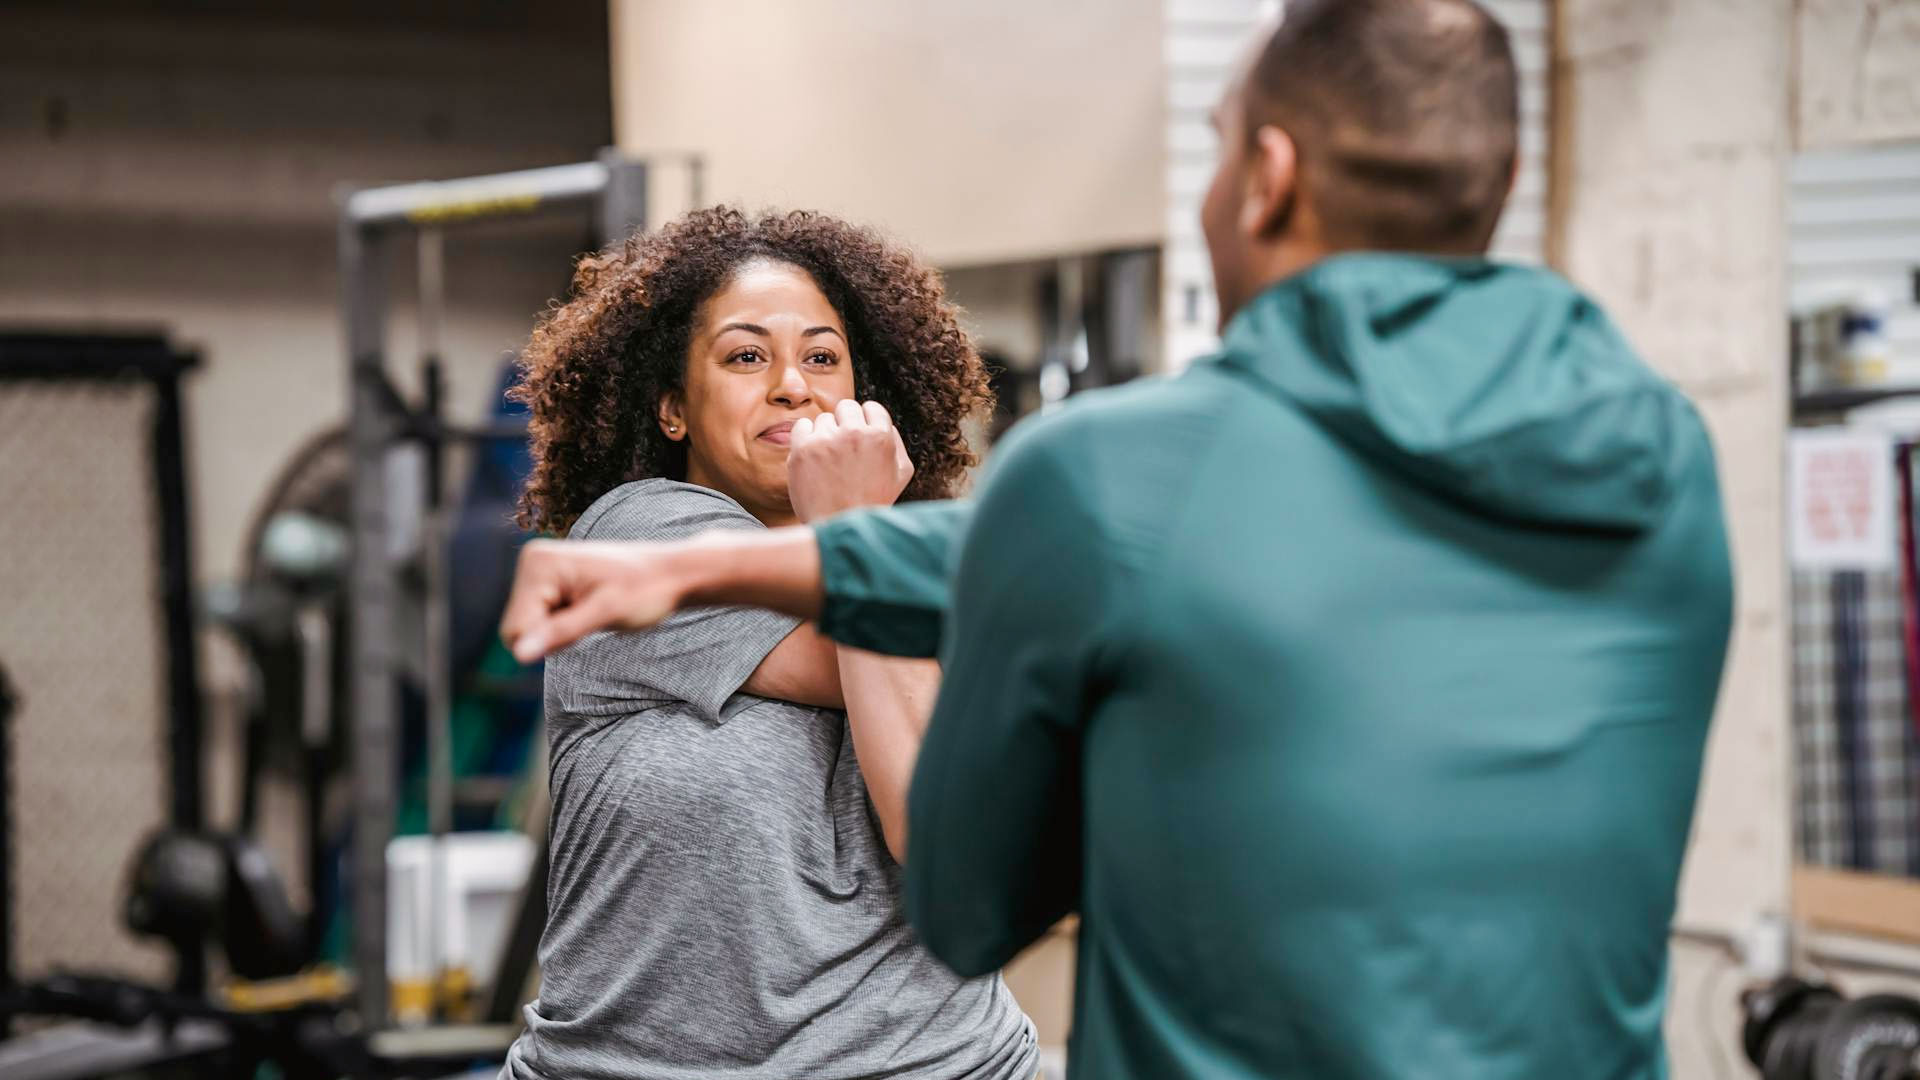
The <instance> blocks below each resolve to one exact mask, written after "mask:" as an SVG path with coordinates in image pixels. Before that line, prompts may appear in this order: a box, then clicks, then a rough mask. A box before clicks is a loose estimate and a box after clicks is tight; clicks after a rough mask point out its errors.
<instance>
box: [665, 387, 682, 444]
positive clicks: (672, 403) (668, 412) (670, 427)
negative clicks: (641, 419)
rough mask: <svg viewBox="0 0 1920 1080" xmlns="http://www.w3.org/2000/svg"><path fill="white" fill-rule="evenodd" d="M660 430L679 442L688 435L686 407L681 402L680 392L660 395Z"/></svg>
mask: <svg viewBox="0 0 1920 1080" xmlns="http://www.w3.org/2000/svg"><path fill="white" fill-rule="evenodd" d="M659 413H660V430H661V432H663V433H664V434H665V435H666V436H667V438H669V439H672V440H673V441H674V442H679V441H680V440H681V439H684V438H686V437H687V420H686V416H685V409H683V408H682V406H681V403H680V395H679V394H678V393H671V394H662V395H660V408H659Z"/></svg>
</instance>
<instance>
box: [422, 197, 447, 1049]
mask: <svg viewBox="0 0 1920 1080" xmlns="http://www.w3.org/2000/svg"><path fill="white" fill-rule="evenodd" d="M419 251H420V258H419V269H420V293H419V301H418V303H419V320H420V352H421V372H420V375H421V397H422V398H423V399H424V400H423V404H422V408H421V410H420V411H421V413H422V419H424V420H426V421H427V422H428V423H431V424H437V423H438V422H439V421H440V420H441V419H442V418H443V417H444V416H445V413H446V408H445V406H446V400H445V399H446V386H445V377H444V375H443V373H442V369H441V366H440V321H441V317H442V315H443V314H444V311H445V308H446V257H445V247H444V245H442V244H441V242H440V231H439V230H438V229H423V230H421V232H420V245H419ZM425 450H426V461H427V485H426V487H427V506H426V512H425V513H424V514H423V515H421V522H420V532H421V537H420V563H421V567H422V569H423V571H424V572H425V578H426V588H425V589H424V590H423V592H424V595H423V597H422V603H423V604H424V605H425V606H426V610H425V612H423V615H424V616H425V618H424V619H423V620H422V622H423V624H424V629H425V637H426V641H425V642H424V649H423V659H424V667H425V668H426V687H425V691H426V693H425V698H426V713H427V715H426V727H427V833H428V835H429V837H430V840H429V841H428V845H429V846H428V850H427V903H428V908H429V910H430V912H431V914H430V915H429V916H428V919H427V977H428V980H429V982H428V985H430V986H432V987H433V989H434V994H433V1004H432V1005H431V1006H430V1008H431V1010H432V1015H433V1016H435V1017H436V1018H437V1017H438V1016H439V1003H440V1002H439V998H440V994H439V990H440V987H441V985H442V980H443V978H444V976H445V973H446V958H447V943H446V928H445V920H446V912H447V852H446V836H447V833H449V832H451V831H452V829H453V686H452V670H451V665H450V662H449V659H448V655H447V652H448V648H447V638H448V636H449V635H450V634H451V632H452V631H451V629H450V628H449V627H448V625H447V622H448V610H447V552H446V541H447V534H448V532H449V531H450V530H449V529H448V528H447V499H446V441H445V440H444V439H433V438H430V439H428V440H427V442H426V447H425Z"/></svg>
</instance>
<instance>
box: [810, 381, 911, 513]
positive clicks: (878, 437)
mask: <svg viewBox="0 0 1920 1080" xmlns="http://www.w3.org/2000/svg"><path fill="white" fill-rule="evenodd" d="M912 479H913V462H912V461H911V460H910V459H909V458H908V457H907V447H906V444H904V443H902V442H901V441H900V432H899V431H898V430H897V429H896V428H895V427H894V426H893V418H892V417H891V416H888V415H887V410H886V407H885V406H883V405H881V404H880V403H879V402H877V401H869V402H867V403H865V404H864V405H863V404H861V403H859V402H856V401H854V400H853V399H851V398H848V399H845V400H843V401H841V402H840V404H838V405H836V406H834V408H833V412H831V413H823V414H821V416H820V417H819V419H817V420H799V421H796V422H795V423H794V425H793V435H792V439H791V442H790V443H789V444H788V449H787V491H788V496H789V497H790V498H791V499H792V500H793V512H794V513H795V514H796V515H798V516H799V518H800V520H801V521H803V522H811V521H819V520H820V519H822V518H828V517H832V516H833V515H835V514H838V513H840V512H841V511H843V510H852V509H854V508H855V507H860V506H891V505H893V501H894V500H895V499H898V498H899V497H900V493H901V492H902V491H905V490H906V488H907V483H908V481H910V480H912Z"/></svg>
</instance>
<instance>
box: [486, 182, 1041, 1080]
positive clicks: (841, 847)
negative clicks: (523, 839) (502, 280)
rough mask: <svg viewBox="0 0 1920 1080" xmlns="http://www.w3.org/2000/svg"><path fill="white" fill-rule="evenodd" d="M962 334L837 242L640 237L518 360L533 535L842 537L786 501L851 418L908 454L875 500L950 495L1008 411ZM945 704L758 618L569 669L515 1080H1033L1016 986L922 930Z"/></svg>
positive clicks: (850, 240) (892, 269) (877, 662)
mask: <svg viewBox="0 0 1920 1080" xmlns="http://www.w3.org/2000/svg"><path fill="white" fill-rule="evenodd" d="M955 314H956V313H955V310H954V308H953V306H952V305H951V304H949V303H948V302H947V301H946V299H945V296H944V293H943V291H942V287H941V283H940V279H939V277H938V275H937V274H935V273H934V272H933V271H931V270H930V269H928V268H926V267H925V266H922V265H921V264H920V263H918V262H917V261H916V260H915V259H914V258H913V257H912V256H911V255H909V254H907V253H905V252H903V251H901V250H899V249H897V248H894V247H892V246H890V245H889V244H888V243H887V242H885V241H884V240H882V239H881V238H879V237H878V236H876V235H874V234H873V233H871V232H869V231H867V230H864V229H860V228H856V227H854V226H851V225H848V224H846V223H844V222H841V221H837V220H835V219H833V218H830V217H826V216H823V215H819V214H812V213H800V212H796V213H787V214H770V215H766V216H762V217H758V218H749V217H747V216H745V215H743V214H741V213H740V212H739V211H736V210H731V209H716V210H702V211H697V212H695V213H692V214H689V215H687V216H686V217H683V218H681V219H679V220H677V221H675V222H673V223H671V224H669V225H667V226H666V227H664V228H662V229H660V230H659V231H657V232H653V233H649V234H645V235H636V236H634V237H633V238H631V239H629V240H628V241H627V242H626V244H625V245H624V247H622V248H618V249H614V250H611V251H609V252H606V253H603V254H601V255H599V256H596V257H592V258H588V259H586V260H584V261H582V262H581V264H580V266H579V269H578V272H577V273H576V275H575V279H574V295H573V298H572V300H570V301H569V302H568V303H566V304H565V305H563V306H561V307H558V308H556V309H554V310H553V311H552V312H550V313H549V314H548V315H547V316H546V317H545V318H544V319H543V320H542V322H541V323H540V325H539V327H538V328H537V329H536V330H535V331H534V334H533V340H532V342H531V344H530V345H529V347H528V349H527V350H526V353H525V355H524V357H523V360H522V366H523V368H524V376H525V377H524V380H523V382H522V385H521V387H520V389H519V390H517V391H516V393H517V394H518V395H519V396H520V397H521V398H522V399H523V400H525V401H526V402H528V403H529V404H530V405H531V406H532V409H533V422H532V431H533V447H534V460H535V468H534V473H533V477H532V479H531V481H530V482H529V484H528V487H527V492H526V496H525V499H524V502H523V506H522V519H523V521H524V522H525V523H526V524H528V525H531V526H534V527H537V528H539V529H542V530H545V531H549V532H553V533H558V534H564V535H567V536H569V537H573V538H591V539H596V540H669V539H678V538H682V537H686V536H690V535H692V534H694V533H697V532H702V531H705V530H710V529H762V528H769V527H774V526H780V525H788V524H793V523H794V522H796V521H798V520H801V518H802V516H803V514H804V515H805V516H819V515H824V514H825V513H830V512H834V511H836V510H838V509H843V508H845V507H844V506H840V505H835V506H819V507H802V508H801V509H800V511H796V508H795V507H794V505H793V503H792V500H791V499H790V498H789V496H788V488H787V475H786V455H787V449H788V446H789V444H790V442H791V441H792V439H793V437H794V429H795V425H796V424H798V425H799V427H800V433H801V435H802V436H803V437H804V435H805V434H806V433H807V432H808V431H809V430H811V428H812V425H813V424H815V423H819V424H821V425H823V426H824V425H827V424H830V423H834V420H833V419H832V417H833V414H834V413H835V412H836V411H838V412H839V414H840V417H841V418H842V419H843V420H845V421H846V422H848V423H863V424H867V425H869V426H891V427H893V428H894V429H895V430H896V431H897V435H898V439H899V442H900V445H901V446H902V447H903V448H904V457H905V458H906V459H907V461H910V467H909V465H908V464H907V462H902V464H901V467H900V468H899V470H898V473H899V475H898V477H897V480H898V481H899V482H898V483H895V484H893V485H892V486H891V489H890V490H889V491H887V492H885V493H883V494H882V495H881V496H880V501H886V502H890V501H892V500H893V498H894V497H900V498H906V499H928V498H944V497H948V496H951V495H953V494H955V493H956V488H957V487H958V486H959V485H960V483H961V481H962V479H963V476H964V473H965V470H966V469H967V467H968V466H969V465H971V464H972V463H973V455H972V453H971V452H970V451H969V449H968V446H967V442H966V439H965V437H964V435H963V433H962V430H961V424H962V422H963V420H965V419H966V418H967V417H969V416H971V415H974V414H976V413H978V412H980V411H981V410H982V409H983V408H984V407H985V406H986V405H987V404H988V403H989V401H990V395H989V393H988V391H987V379H986V375H985V373H984V372H983V370H982V366H981V363H980V359H979V356H978V354H977V353H976V352H975V351H974V348H973V345H972V343H971V342H970V341H969V340H968V338H967V336H966V334H965V333H964V332H962V331H961V329H960V328H959V325H958V323H957V321H956V318H955ZM909 475H910V477H911V479H910V480H909V479H908V477H909ZM902 485H904V491H903V490H902ZM848 486H849V488H850V489H851V488H853V487H855V486H856V485H848ZM866 501H869V502H870V501H873V497H872V496H871V495H869V496H868V497H867V499H866ZM938 678H939V672H938V669H937V668H934V667H932V666H931V665H930V664H927V663H926V662H924V661H914V660H896V659H890V658H885V657H880V656H876V655H874V654H870V653H861V652H857V651H854V650H842V649H836V647H835V646H834V645H833V644H832V643H831V642H829V641H828V640H826V639H825V638H824V637H822V636H820V635H819V634H818V633H817V632H816V631H815V630H814V629H813V627H812V626H810V625H808V624H803V623H800V622H798V621H796V620H793V619H790V618H787V617H785V616H780V615H776V614H773V613H771V612H767V611H762V610H758V609H744V608H709V609H705V610H696V611H691V612H687V613H683V614H681V615H677V616H674V617H673V618H670V619H668V620H667V621H666V622H664V623H662V624H661V625H660V626H658V627H656V628H654V629H652V630H647V631H643V632H639V633H629V634H601V635H597V636H595V637H592V638H588V639H587V640H585V641H583V642H581V643H580V644H579V645H577V646H575V647H574V648H572V649H570V650H567V651H566V652H564V653H561V654H558V655H556V656H554V657H553V658H552V659H551V660H550V661H549V662H548V666H547V674H546V680H547V688H546V722H547V730H548V737H549V739H550V741H551V750H552V792H553V819H552V825H551V828H550V838H549V844H550V862H551V870H550V873H549V878H548V886H547V898H548V918H547V928H546V934H545V936H544V937H543V938H542V940H541V944H540V963H541V970H542V983H541V987H540V996H539V999H538V1000H537V1001H535V1002H534V1003H533V1004H532V1005H530V1006H528V1008H527V1013H526V1018H527V1030H526V1032H525V1033H524V1034H522V1035H521V1037H520V1039H519V1040H518V1041H517V1042H516V1043H515V1044H514V1046H513V1049H512V1051H511V1052H510V1053H509V1055H508V1058H507V1064H506V1068H505V1070H504V1072H503V1073H502V1075H503V1076H505V1077H511V1078H523V1080H560V1078H563V1077H564V1078H568V1080H573V1078H593V1077H621V1078H626V1077H644V1078H648V1080H696V1078H697V1080H708V1078H720V1077H726V1078H743V1080H744V1078H749V1077H751V1078H756V1080H758V1078H766V1080H793V1078H799V1077H809V1078H833V1080H840V1078H844V1080H854V1078H870V1077H872V1078H877V1077H897V1078H912V1080H923V1078H924V1080H936V1078H938V1080H960V1078H962V1077H966V1078H980V1080H1027V1078H1028V1077H1031V1076H1032V1075H1033V1074H1034V1071H1035V1063H1036V1060H1037V1059H1036V1054H1035V1049H1034V1038H1033V1030H1032V1026H1031V1024H1029V1023H1028V1021H1027V1018H1026V1017H1025V1015H1023V1014H1022V1013H1021V1011H1020V1009H1019V1007H1018V1006H1017V1005H1016V1004H1015V1003H1014V1002H1013V999H1012V997H1011V995H1009V994H1008V992H1007V990H1006V987H1005V985H1004V984H1003V983H1002V982H1001V981H1000V979H999V977H998V976H990V977H987V978H984V979H962V978H960V977H959V976H957V975H955V974H953V973H952V972H951V971H949V970H948V969H947V968H946V967H945V966H943V965H942V964H941V963H940V962H939V961H937V960H935V959H934V958H933V957H932V956H931V955H930V954H928V953H927V952H926V951H925V950H923V949H922V948H921V946H920V945H919V943H918V942H917V941H916V940H915V939H914V937H913V934H912V932H911V931H910V930H909V929H908V927H907V924H906V921H905V919H904V916H903V913H902V910H901V903H900V874H899V867H898V865H897V864H896V862H895V855H896V854H897V853H899V852H901V851H902V850H903V849H904V829H905V820H906V809H905V804H906V789H907V782H908V780H909V778H910V777H911V774H912V769H913V759H914V756H915V755H916V754H917V753H918V750H919V741H920V733H921V731H922V730H923V728H924V724H925V718H926V713H927V710H928V709H929V708H930V706H931V703H932V697H933V693H934V690H935V689H936V687H937V682H938Z"/></svg>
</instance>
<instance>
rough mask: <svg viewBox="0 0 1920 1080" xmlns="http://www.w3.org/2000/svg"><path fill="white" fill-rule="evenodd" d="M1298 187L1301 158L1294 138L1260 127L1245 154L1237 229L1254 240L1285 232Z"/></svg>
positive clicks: (1273, 129)
mask: <svg viewBox="0 0 1920 1080" xmlns="http://www.w3.org/2000/svg"><path fill="white" fill-rule="evenodd" d="M1299 186H1300V158H1299V155H1298V154H1297V153H1296V152H1295V150H1294V145H1293V136H1291V135H1288V134H1287V133H1286V132H1284V131H1282V130H1280V129H1279V128H1277V127H1275V126H1273V125H1272V124H1263V125H1261V126H1260V127H1259V128H1257V129H1255V131H1254V133H1253V146H1252V148H1251V149H1250V151H1249V153H1248V154H1247V192H1246V198H1245V200H1244V201H1243V202H1242V204H1241V207H1240V229H1241V231H1242V232H1244V233H1245V234H1246V235H1247V236H1249V237H1251V238H1253V239H1256V240H1267V239H1272V238H1273V237H1274V236H1277V235H1279V234H1280V233H1282V232H1285V231H1286V228H1287V221H1288V219H1289V218H1291V217H1292V216H1293V203H1294V198H1295V196H1296V195H1297V194H1298V191H1299Z"/></svg>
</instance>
